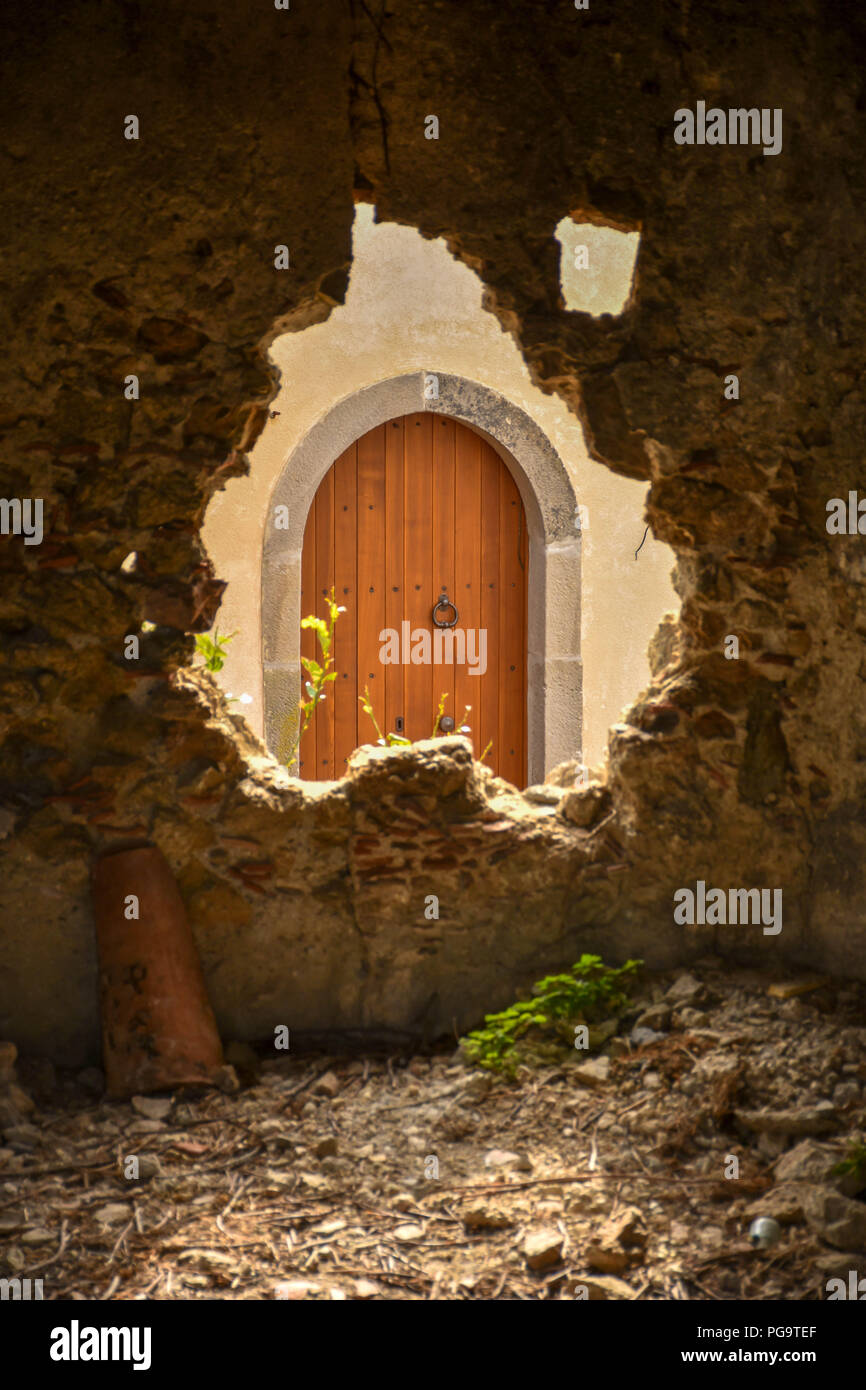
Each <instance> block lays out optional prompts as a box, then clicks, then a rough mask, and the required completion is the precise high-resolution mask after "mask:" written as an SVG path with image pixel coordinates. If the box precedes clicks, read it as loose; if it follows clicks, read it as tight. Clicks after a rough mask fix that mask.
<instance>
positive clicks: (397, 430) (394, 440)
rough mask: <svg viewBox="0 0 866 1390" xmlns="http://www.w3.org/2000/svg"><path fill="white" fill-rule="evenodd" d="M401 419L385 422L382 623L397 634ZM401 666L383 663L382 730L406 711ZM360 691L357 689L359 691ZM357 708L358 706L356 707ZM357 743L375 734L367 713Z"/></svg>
mask: <svg viewBox="0 0 866 1390" xmlns="http://www.w3.org/2000/svg"><path fill="white" fill-rule="evenodd" d="M404 433H405V426H404V421H403V420H402V419H399V420H389V421H388V423H387V424H386V425H385V626H386V627H389V628H392V629H393V630H394V631H395V632H396V633H397V634H398V636H399V635H400V624H401V623H402V621H403V618H404V616H405V613H404V609H405V601H406V591H405V576H404V574H403V447H404V445H403V436H404ZM405 674H406V667H405V666H403V665H397V666H390V665H389V666H385V667H384V679H385V723H384V724H383V725H382V729H383V731H384V732H388V730H395V729H396V721H397V719H398V718H400V717H401V716H402V718H403V719H404V721H405V718H406V711H405V708H404V705H405V694H404V688H405V687H404V678H405ZM359 693H360V692H359ZM359 709H360V706H359ZM361 719H362V720H363V721H364V722H363V725H362V728H361V737H360V739H359V742H361V743H370V742H372V740H373V738H375V734H374V733H373V728H372V725H371V724H370V722H369V720H368V719H367V716H366V715H365V714H363V712H362V713H361Z"/></svg>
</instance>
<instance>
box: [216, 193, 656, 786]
mask: <svg viewBox="0 0 866 1390" xmlns="http://www.w3.org/2000/svg"><path fill="white" fill-rule="evenodd" d="M557 235H558V237H559V239H560V241H561V243H562V245H563V257H562V277H563V291H564V295H565V299H566V303H567V305H568V307H569V308H572V309H576V308H585V309H586V310H587V311H588V312H592V313H596V314H597V313H603V312H611V313H616V312H619V311H620V310H621V309H622V306H623V304H624V303H625V300H626V299H627V296H628V291H629V287H630V283H631V276H632V269H633V261H634V255H635V252H636V249H637V240H638V238H637V235H636V234H635V235H626V234H623V233H619V232H614V231H608V230H606V229H603V228H597V227H576V226H575V225H574V224H572V223H569V222H567V221H566V222H565V223H561V224H560V226H559V228H557ZM580 244H585V245H586V246H587V247H588V251H589V267H588V269H583V270H578V269H575V268H574V264H573V262H574V257H573V247H574V246H575V245H580ZM287 273H291V272H287ZM481 289H482V287H481V282H480V280H479V279H478V278H477V276H476V275H475V274H474V273H473V272H472V271H471V270H469V269H468V268H467V267H466V266H463V265H461V264H460V263H459V262H457V261H455V260H454V259H453V258H452V256H451V255H450V254H449V252H448V250H447V248H446V247H445V245H444V243H443V242H441V241H426V240H424V238H423V237H421V236H420V235H419V234H418V233H417V232H415V231H414V230H412V229H411V228H407V227H400V226H397V225H395V224H392V223H384V224H381V225H376V224H375V223H374V221H373V209H372V208H371V207H369V206H367V205H365V204H361V205H359V207H358V209H357V214H356V219H355V228H354V247H353V261H352V270H351V280H350V284H349V290H348V294H347V296H346V302H345V304H344V305H342V306H340V307H338V308H336V309H334V310H333V311H332V313H331V315H330V318H329V319H328V320H327V321H326V322H325V323H323V324H318V325H315V326H313V327H310V328H307V329H305V330H304V331H303V332H302V333H296V334H285V335H284V336H283V337H281V338H279V339H277V341H276V342H275V343H274V346H273V348H272V357H273V360H274V362H275V363H276V365H277V367H278V368H279V371H280V377H281V383H282V384H281V389H280V392H279V395H278V398H277V399H276V400H275V401H274V402H273V406H272V409H273V410H274V411H277V412H279V413H278V414H277V415H276V416H275V418H273V419H271V420H269V422H268V424H267V426H266V428H265V429H264V431H263V432H262V434H261V436H260V438H259V440H258V442H257V444H256V446H255V448H254V450H253V452H252V454H251V457H250V464H251V473H250V476H249V477H246V478H236V479H232V480H231V481H230V482H229V483H228V484H227V485H226V487H225V489H224V491H222V492H220V493H217V494H216V496H215V497H214V498H213V500H212V502H211V504H210V506H209V508H208V511H207V515H206V517H205V524H204V528H203V538H204V544H205V546H206V548H207V551H208V553H209V555H210V556H211V558H212V560H213V563H214V565H215V568H216V573H217V574H218V575H219V576H220V578H222V579H225V580H227V581H228V588H227V589H226V593H225V596H224V598H223V602H222V607H221V610H220V615H219V630H220V631H221V632H223V633H225V632H231V631H233V630H235V629H236V630H237V633H238V635H237V636H236V637H235V638H234V640H233V641H232V643H231V644H230V646H229V648H228V656H227V660H226V664H225V667H224V668H223V670H222V672H220V674H219V676H218V679H219V680H220V681H221V683H222V685H223V687H224V689H225V690H226V691H227V692H229V693H231V694H233V695H234V696H235V697H236V698H238V699H239V700H240V703H239V704H238V705H236V706H235V708H236V709H238V710H241V711H242V712H243V713H244V715H245V716H246V718H247V719H248V721H249V723H250V724H251V726H252V727H253V729H254V730H255V731H256V733H258V734H259V735H260V736H261V735H262V734H263V695H262V664H261V651H262V647H261V559H262V541H263V533H264V526H265V523H266V521H267V520H268V519H269V502H270V498H271V492H272V490H273V488H274V485H275V483H276V480H277V478H278V476H279V474H280V472H281V470H282V468H283V466H284V464H285V461H286V459H287V457H288V456H289V454H290V453H291V452H292V450H293V449H294V448H295V447H296V446H297V445H298V444H299V443H300V441H301V440H302V439H303V438H304V436H305V435H306V434H307V432H308V431H309V430H310V429H311V427H312V426H313V425H314V424H315V423H316V422H317V421H318V420H319V419H321V418H322V416H324V415H325V414H326V413H327V412H328V411H329V410H331V409H332V407H333V406H334V405H335V404H336V403H337V402H338V401H340V400H342V399H343V398H345V397H347V396H351V395H354V394H355V393H356V392H357V391H360V390H362V389H363V388H365V387H368V386H371V385H373V384H375V383H376V382H379V381H383V380H386V379H388V378H390V377H394V376H396V375H400V374H402V373H409V372H414V371H419V370H421V371H436V370H439V371H443V372H449V373H453V374H454V375H458V376H465V377H467V378H469V379H470V380H472V381H476V382H479V383H481V384H482V385H484V386H487V387H489V388H490V389H491V390H494V391H497V392H499V393H500V394H501V395H503V396H505V397H507V398H508V399H509V400H511V401H513V402H514V403H515V404H516V405H518V406H520V408H521V409H522V410H524V411H526V413H527V414H528V415H530V416H531V418H532V419H533V420H535V422H536V423H537V424H538V426H539V427H540V428H541V429H542V430H543V431H544V433H545V434H546V435H547V437H548V439H549V440H550V442H551V444H552V445H553V447H554V448H555V449H556V450H557V452H558V453H559V455H560V457H561V459H562V461H563V463H564V464H565V467H566V468H567V470H568V473H569V476H570V478H571V480H572V483H573V486H574V490H575V494H576V496H577V499H578V503H579V505H580V507H581V509H582V510H581V517H582V522H583V537H582V540H583V552H582V565H583V586H582V612H581V640H582V659H583V692H584V709H583V760H584V762H586V763H588V764H589V765H590V766H594V765H597V764H599V763H601V762H602V761H603V758H604V753H605V749H606V745H607V734H608V728H609V726H610V725H611V724H612V723H615V722H616V721H617V720H618V719H619V717H620V714H621V713H622V711H623V709H624V708H625V707H626V706H627V705H628V704H629V703H631V701H632V700H633V699H634V697H635V696H636V695H637V694H639V692H640V691H641V690H642V689H643V688H644V687H645V686H646V685H647V684H648V682H649V665H648V661H647V645H648V643H649V640H650V637H651V636H652V634H653V632H654V631H655V628H656V627H657V625H658V622H659V620H660V618H661V617H662V615H663V614H664V613H665V612H671V611H673V612H676V611H678V607H679V600H678V599H677V596H676V594H675V593H674V590H673V588H672V586H671V582H670V571H671V568H672V565H673V553H672V551H671V550H670V549H669V548H668V547H667V546H665V545H662V544H660V543H658V542H656V541H654V540H653V538H652V536H649V535H648V536H647V538H646V541H645V543H644V545H643V548H642V549H641V551H640V554H639V555H638V557H637V560H635V556H634V552H635V550H636V549H637V547H638V545H639V544H640V541H641V537H642V536H643V533H644V522H643V520H642V512H643V503H644V497H645V493H646V486H645V484H643V483H640V482H632V481H631V480H629V479H626V478H620V477H617V476H616V475H614V474H613V473H611V472H610V471H609V470H608V469H606V468H605V467H604V466H603V465H601V464H597V463H594V462H593V461H592V460H591V459H590V458H589V456H588V454H587V451H586V446H585V443H584V438H583V430H582V428H581V426H580V424H579V422H578V421H577V419H576V418H575V417H574V416H572V415H570V414H569V412H568V411H567V410H566V408H565V406H564V405H563V403H562V402H561V401H559V400H558V399H557V398H556V397H553V396H545V395H544V394H543V393H542V392H540V391H538V390H537V389H536V388H535V387H534V386H533V385H532V383H531V382H530V379H529V375H528V372H527V369H526V366H525V364H524V362H523V359H522V357H521V355H520V353H519V351H518V349H517V347H516V345H515V343H514V342H513V340H512V339H511V338H510V336H508V335H507V334H506V333H504V332H503V331H502V329H501V328H500V326H499V324H498V322H497V320H496V319H495V318H494V317H493V315H492V314H489V313H486V312H485V311H484V310H483V309H482V308H481Z"/></svg>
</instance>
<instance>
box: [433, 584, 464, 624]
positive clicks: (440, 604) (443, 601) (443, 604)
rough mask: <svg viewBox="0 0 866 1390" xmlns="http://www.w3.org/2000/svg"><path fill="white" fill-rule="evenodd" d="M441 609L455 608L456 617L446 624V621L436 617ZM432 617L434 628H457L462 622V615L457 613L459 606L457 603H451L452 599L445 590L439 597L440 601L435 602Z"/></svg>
mask: <svg viewBox="0 0 866 1390" xmlns="http://www.w3.org/2000/svg"><path fill="white" fill-rule="evenodd" d="M440 608H453V609H454V617H453V618H452V619H451V621H450V622H445V621H444V620H441V619H439V618H437V617H436V614H437V613H438V611H439V609H440ZM432 617H433V626H434V627H456V626H457V623H458V622H459V620H460V614H459V613H458V612H457V605H456V603H452V602H451V600H450V598H449V597H448V595H447V594H446V593H445V591H444V589H443V591H442V593H441V594H440V595H439V597H438V599H437V600H436V602H435V603H434V605H433V613H432Z"/></svg>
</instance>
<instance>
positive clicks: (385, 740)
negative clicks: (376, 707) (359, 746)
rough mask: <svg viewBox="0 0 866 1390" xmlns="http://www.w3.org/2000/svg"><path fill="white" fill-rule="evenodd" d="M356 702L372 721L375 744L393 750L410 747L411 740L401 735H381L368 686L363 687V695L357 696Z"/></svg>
mask: <svg viewBox="0 0 866 1390" xmlns="http://www.w3.org/2000/svg"><path fill="white" fill-rule="evenodd" d="M358 701H359V703H360V705H361V708H362V709H363V711H364V713H365V714H366V715H367V716H368V717H369V718H370V719H371V720H372V721H373V728H374V729H375V730H376V734H377V738H376V742H377V743H380V744H381V745H382V747H383V748H394V747H398V748H409V747H411V744H412V740H411V738H404V737H403V735H402V734H383V733H382V730H381V729H380V728H379V721H378V720H377V718H376V715H375V714H374V712H373V702H372V700H371V698H370V687H369V686H368V685H365V686H364V693H363V695H359V696H358Z"/></svg>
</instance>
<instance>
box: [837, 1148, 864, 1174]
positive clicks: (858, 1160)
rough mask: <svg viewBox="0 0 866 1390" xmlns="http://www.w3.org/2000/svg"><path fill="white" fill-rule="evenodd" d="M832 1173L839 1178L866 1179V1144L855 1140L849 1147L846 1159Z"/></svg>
mask: <svg viewBox="0 0 866 1390" xmlns="http://www.w3.org/2000/svg"><path fill="white" fill-rule="evenodd" d="M830 1171H831V1173H832V1174H833V1176H834V1177H837V1178H847V1177H849V1176H854V1177H856V1178H866V1144H863V1143H862V1142H861V1141H860V1140H859V1139H854V1140H852V1142H851V1143H850V1144H849V1145H848V1148H847V1150H846V1152H845V1157H844V1158H843V1159H841V1160H840V1162H839V1163H837V1164H836V1165H835V1167H834V1168H832V1169H831V1170H830Z"/></svg>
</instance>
